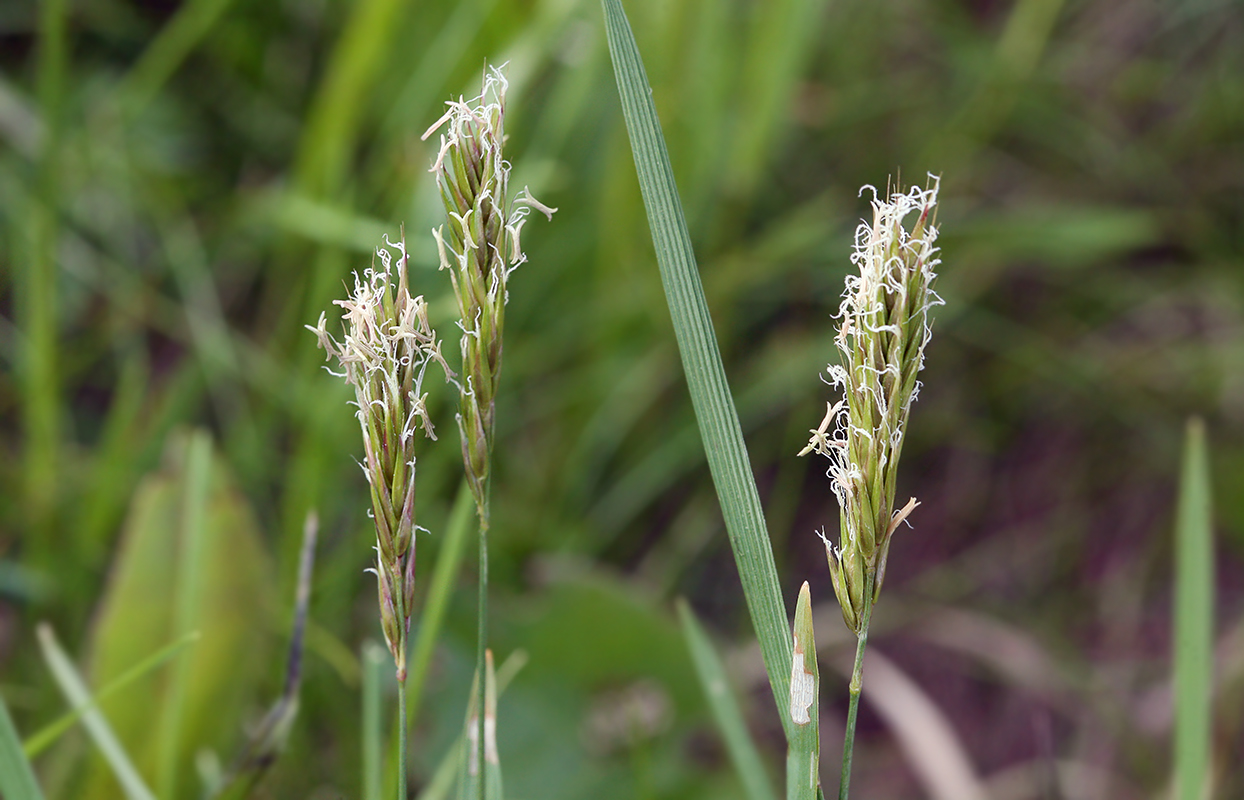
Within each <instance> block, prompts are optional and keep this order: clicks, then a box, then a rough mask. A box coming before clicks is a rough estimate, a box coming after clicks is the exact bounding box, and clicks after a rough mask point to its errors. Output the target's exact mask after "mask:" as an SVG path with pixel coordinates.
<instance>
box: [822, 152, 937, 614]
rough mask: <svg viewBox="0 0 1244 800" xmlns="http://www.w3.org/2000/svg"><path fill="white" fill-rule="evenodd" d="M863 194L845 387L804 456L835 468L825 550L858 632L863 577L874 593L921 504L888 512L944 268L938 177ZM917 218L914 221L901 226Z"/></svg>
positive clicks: (832, 377) (835, 368)
mask: <svg viewBox="0 0 1244 800" xmlns="http://www.w3.org/2000/svg"><path fill="white" fill-rule="evenodd" d="M865 190H871V191H872V193H873V200H872V210H873V219H872V223H871V224H869V223H867V222H861V223H860V225H859V227H858V228H857V229H856V233H855V249H854V253H853V254H852V256H851V261H852V263H853V264H854V265H855V266H856V267H858V268H859V274H858V275H850V276H848V277H847V279H846V289H845V291H844V293H843V299H842V304H841V306H840V307H839V310H838V315H837V318H838V319H840V320H841V322H840V327H839V330H838V336H837V339H836V343H837V346H838V350H839V351H840V352H841V359H840V363H838V364H830V365H829V367H828V374H829V382H830V383H831V384H832V385H833V386H835V387H836V388H841V389H842V392H843V399H842V400H840V401H839V402H837V403H835V404H832V405H830V406H829V407H828V411H827V413H826V415H825V418H824V419H823V420H822V421H821V424H820V426H819V427H818V428H817V429H816V430H814V431H812V437H811V439H810V440H809V442H808V445H807V447H805V448H804V449H803V451H802V452H801V453H800V455H806V454H807V453H810V452H817V453H820V454H822V455H824V456H826V457H827V458H829V460H830V462H831V466H830V468H829V473H828V474H829V477H830V479H831V481H832V487H833V491H834V494H835V496H836V497H837V500H838V505H839V507H840V509H841V511H842V513H841V515H840V520H841V524H840V530H841V532H840V538H839V543H838V544H837V545H831V544H830V542H828V541H826V549H827V550H828V551H829V557H830V559H829V560H830V569H831V572H832V573H834V578H835V589H836V590H839V589H841V590H840V591H838V595H839V599H840V601H842V604H843V607H844V616H846V617H847V621H848V624H849V625H852V627H855V625H854V624H853V619H852V616H853V615H852V613H850V612H851V611H852V610H854V611H856V612H858V611H860V610H861V608H862V605H863V597H862V594H863V589H864V585H865V580H864V579H865V576H869V577H875V582H874V584H873V587H874V588H873V594H874V597H875V594H876V593H877V592H879V591H880V587H881V582H882V579H883V578H884V575H885V563H886V557H887V555H888V551H889V543H890V537H891V535H892V534H893V532H894V529H895V528H896V527H897V526H898V524H899V523H900V522H901V521H902V520H903V519H905V518H906V516H907V515H908V514H910V513H911V510H912V509H913V508H915V505H916V503H915V500H914V499H913V500H912V501H911V502H910V503H908V504H907V505H906V506H905V507H904V508H902V509H900V510H899V511H897V512H893V513H892V511H891V510H892V508H893V504H894V492H895V482H896V479H897V474H898V470H897V467H898V459H899V454H900V453H901V451H902V447H903V437H904V434H905V431H906V428H907V417H908V413H909V412H910V410H911V404H912V401H914V400H915V399H916V396H917V395H918V393H919V389H920V382H919V381H918V380H917V374H918V373H919V372H920V370H921V369H922V368H923V367H924V349H925V345H926V344H928V341H929V338H930V335H931V328H930V325H929V309H930V308H932V307H933V306H935V305H940V304H941V302H942V300H941V298H940V297H938V295H937V293H936V292H934V291H933V282H934V280H935V279H936V277H937V274H936V272H935V269H936V267H937V266H938V265H939V264H940V263H941V261H940V259H939V258H938V248H937V245H936V242H937V227H936V225H935V224H934V212H935V209H936V206H937V193H938V179H937V178H936V177H933V176H930V184H929V186H928V188H925V189H920V188H912V189H911V190H910V191H908V192H901V191H895V192H893V193H891V194H889V196H888V197H887V198H881V197H878V194H877V191H876V189H874V188H873V187H871V186H866V187H864V189H862V190H861V194H862V193H863V192H864V191H865ZM913 214H915V215H917V216H916V219H915V221H914V223H912V224H911V226H910V227H905V226H904V223H905V221H906V220H907V219H908V218H909V217H910V216H912V215H913ZM822 538H825V537H824V534H822ZM840 583H841V587H840V586H839V584H840ZM848 606H850V607H851V608H848ZM854 621H855V622H858V618H856V619H855V620H854Z"/></svg>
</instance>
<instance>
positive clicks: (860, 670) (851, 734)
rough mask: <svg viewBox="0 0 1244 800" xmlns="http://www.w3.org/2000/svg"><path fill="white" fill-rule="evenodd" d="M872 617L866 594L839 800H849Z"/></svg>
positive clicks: (851, 688)
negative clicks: (856, 729) (856, 726)
mask: <svg viewBox="0 0 1244 800" xmlns="http://www.w3.org/2000/svg"><path fill="white" fill-rule="evenodd" d="M872 615H873V603H872V598H871V594H870V593H869V592H865V594H864V615H863V619H862V620H861V621H862V625H861V627H860V632H859V634H858V636H857V637H856V640H855V666H854V668H852V670H851V684H850V686H849V687H848V689H847V691H848V693H849V694H850V700H849V701H848V705H847V728H846V732H845V735H844V736H843V739H842V777H841V778H840V779H839V782H838V800H847V790H848V789H849V787H850V786H851V762H852V760H853V758H854V756H855V717H856V714H858V713H859V709H860V693H861V692H862V691H863V690H864V648H865V647H866V646H867V645H868V623H869V621H870V620H871V619H872Z"/></svg>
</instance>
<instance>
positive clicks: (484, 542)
mask: <svg viewBox="0 0 1244 800" xmlns="http://www.w3.org/2000/svg"><path fill="white" fill-rule="evenodd" d="M490 494H491V480H489V479H488V478H485V484H484V503H483V505H481V506H480V508H479V644H478V647H477V648H476V652H475V674H476V675H477V676H479V681H478V682H479V688H478V689H477V691H478V694H477V696H476V698H475V702H476V705H475V707H476V708H477V709H478V711H479V714H478V725H479V738H478V740H477V742H476V746H477V748H478V751H477V753H476V755H477V756H478V759H477V760H476V762H475V763H476V764H477V765H478V768H479V770H480V773H479V774H480V781H479V800H484V798H485V784H487V781H485V780H484V744H485V742H484V717H486V716H487V714H485V708H486V706H485V704H484V701H485V694H484V690H485V684H486V683H487V681H486V680H485V679H484V675H485V670H486V664H485V655H484V654H485V652H486V651H487V650H488V524H489V508H488V507H489V505H490V497H489V495H490Z"/></svg>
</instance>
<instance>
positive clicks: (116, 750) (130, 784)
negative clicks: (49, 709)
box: [38, 624, 155, 800]
mask: <svg viewBox="0 0 1244 800" xmlns="http://www.w3.org/2000/svg"><path fill="white" fill-rule="evenodd" d="M38 636H39V647H40V648H42V650H43V659H44V661H46V662H47V665H48V668H49V669H50V670H51V671H52V677H53V678H55V679H56V683H57V685H58V686H60V690H61V693H62V694H63V695H65V699H66V700H68V701H69V705H70V706H72V707H74V708H81V709H82V725H83V727H85V728H86V732H87V733H88V734H89V735H90V737H91V741H93V742H94V743H95V746H96V747H98V748H99V751H100V752H101V753H102V754H103V756H104V759H105V760H107V762H108V766H109V767H111V768H112V773H113V775H115V776H116V778H117V781H118V782H119V783H120V784H121V788H122V790H124V792H125V796H126V797H127V798H129V800H155V795H154V794H152V792H151V790H150V789H148V788H147V784H145V783H144V782H143V779H142V777H141V776H140V775H139V774H138V770H137V769H135V767H134V764H133V762H131V761H130V757H129V756H128V755H126V753H125V749H124V748H123V747H122V746H121V743H120V742H119V741H117V737H116V735H115V734H113V732H112V727H111V726H110V725H109V724H108V720H106V719H104V715H103V713H102V712H100V710H99V709H98V708H96V706H95V701H94V700H93V699H92V698H91V692H90V690H89V689H87V687H86V684H85V683H84V682H83V680H82V678H81V676H80V675H78V670H77V669H76V668H75V667H74V665H73V661H72V660H71V659H70V658H69V656H68V654H67V653H65V651H64V650H63V649H62V648H61V646H60V644H59V643H58V642H57V641H56V634H54V633H52V628H51V627H50V626H48V625H47V624H42V625H40V626H39V629H38Z"/></svg>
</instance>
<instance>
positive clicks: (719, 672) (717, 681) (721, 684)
mask: <svg viewBox="0 0 1244 800" xmlns="http://www.w3.org/2000/svg"><path fill="white" fill-rule="evenodd" d="M678 618H679V619H680V620H681V621H682V631H683V636H684V637H686V640H687V649H688V650H690V651H691V658H692V660H694V661H695V670H696V674H697V675H699V677H700V687H701V688H702V689H703V690H704V696H705V698H707V699H708V707H709V709H710V710H711V711H712V712H713V719H714V720H715V721H716V722H717V727H718V729H719V730H720V731H721V738H722V739H724V740H725V743H726V751H727V752H728V753H729V754H730V761H731V762H732V763H733V764H734V769H735V771H736V772H737V773H738V774H739V780H741V781H742V782H743V788H744V790H745V791H746V792H747V797H748V800H777V795H776V794H775V793H774V791H773V783H772V781H770V780H769V773H767V772H766V771H765V767H764V762H762V761H761V759H760V753H759V751H757V750H756V743H755V742H754V741H752V736H751V733H749V732H748V730H747V723H746V722H744V720H743V712H742V711H741V710H740V709H739V703H738V700H736V699H735V696H734V692H732V691H731V689H730V681H729V679H728V678H727V677H726V670H725V667H724V666H723V665H722V663H721V659H720V658H719V657H718V656H717V651H716V650H715V649H714V648H713V643H712V641H710V640H709V638H708V634H707V633H705V631H704V628H703V627H701V626H700V622H699V620H697V619H696V616H695V612H694V611H693V610H692V609H691V606H690V605H689V604H688V603H687V601H686V600H683V599H681V598H680V599H679V601H678Z"/></svg>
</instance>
